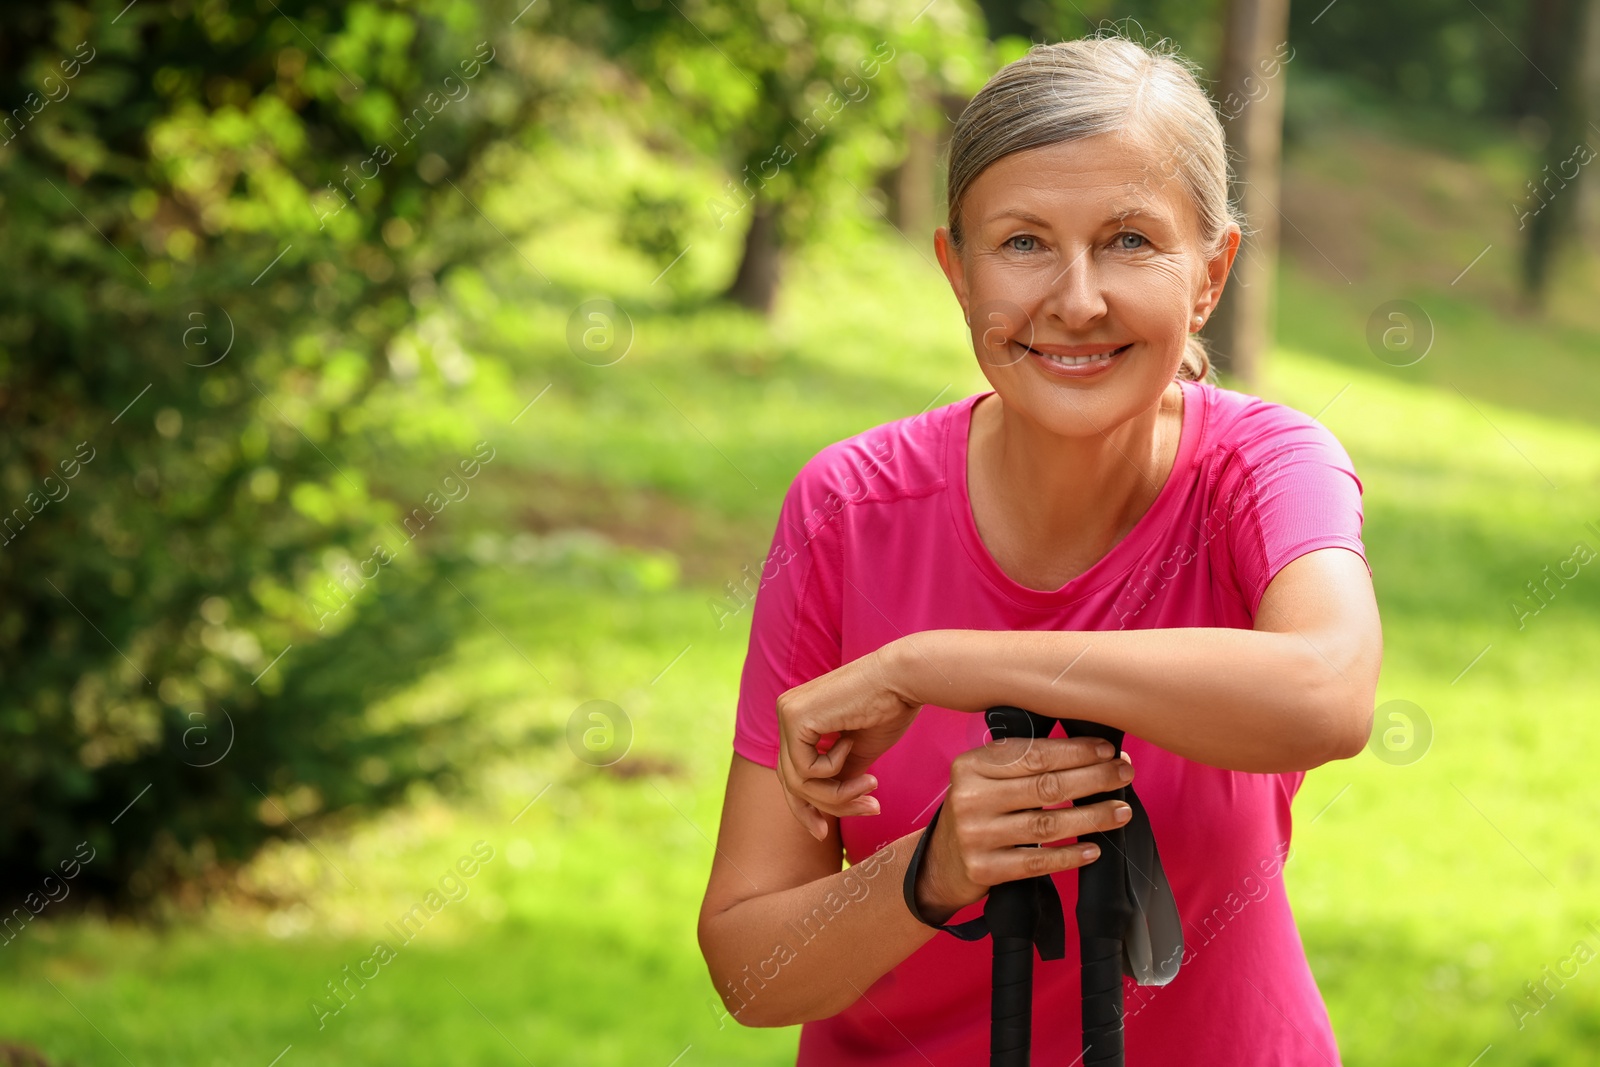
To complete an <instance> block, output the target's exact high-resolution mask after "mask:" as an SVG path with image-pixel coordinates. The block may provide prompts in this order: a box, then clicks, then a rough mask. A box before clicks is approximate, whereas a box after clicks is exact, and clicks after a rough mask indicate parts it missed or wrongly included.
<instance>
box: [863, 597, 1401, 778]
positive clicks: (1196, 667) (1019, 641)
mask: <svg viewBox="0 0 1600 1067" xmlns="http://www.w3.org/2000/svg"><path fill="white" fill-rule="evenodd" d="M1329 655H1332V656H1333V659H1329V658H1328V656H1329ZM1344 658H1348V657H1347V656H1345V655H1343V654H1342V653H1341V651H1340V650H1338V649H1333V648H1330V649H1329V650H1328V652H1326V653H1324V652H1323V651H1320V650H1319V649H1318V648H1316V647H1314V646H1313V645H1312V644H1311V643H1310V642H1309V641H1308V640H1307V639H1306V638H1305V637H1303V636H1302V635H1300V634H1298V633H1276V632H1271V631H1260V630H1242V629H1231V628H1226V627H1184V628H1177V629H1159V630H1117V631H1091V632H1073V631H1065V632H1063V631H1034V630H1022V631H991V630H931V631H926V632H923V633H918V634H912V635H910V636H909V637H906V638H902V639H901V640H899V641H896V642H894V645H893V648H892V651H891V652H890V655H889V659H890V661H891V663H893V664H894V666H893V668H892V672H893V673H894V675H895V676H896V677H897V679H899V680H900V681H901V683H902V684H903V685H904V686H905V687H906V692H907V694H908V695H910V697H911V698H912V699H913V700H914V701H915V702H918V703H927V704H936V705H939V706H941V707H947V708H955V709H959V710H965V711H981V710H982V709H984V708H987V707H992V706H994V705H997V704H1009V705H1014V706H1016V707H1021V708H1026V709H1028V710H1029V711H1034V712H1038V713H1039V714H1041V715H1049V716H1051V717H1053V718H1063V719H1084V720H1088V721H1090V722H1098V723H1103V724H1105V725H1107V726H1112V727H1115V728H1117V729H1119V730H1122V731H1124V732H1125V733H1129V734H1133V735H1134V736H1136V737H1140V738H1143V739H1144V740H1146V741H1149V742H1151V743H1153V744H1156V745H1159V746H1160V747H1162V748H1164V749H1167V750H1168V751H1170V752H1174V753H1176V754H1178V755H1180V756H1183V757H1185V758H1187V759H1192V760H1195V761H1196V762H1199V763H1205V764H1209V765H1211V766H1214V767H1222V768H1225V769H1229V770H1239V771H1256V772H1282V771H1292V770H1305V769H1308V768H1311V767H1315V766H1318V765H1320V764H1322V763H1325V762H1327V761H1328V760H1330V759H1337V758H1344V757H1347V756H1349V755H1352V754H1354V751H1359V748H1360V745H1361V744H1362V743H1363V742H1364V741H1365V735H1364V734H1362V733H1361V722H1362V719H1363V716H1366V717H1367V718H1368V720H1370V715H1371V707H1372V704H1371V693H1370V692H1366V691H1365V690H1366V686H1365V685H1363V684H1359V683H1360V682H1362V680H1363V679H1362V676H1361V675H1360V673H1359V672H1356V671H1354V669H1353V668H1352V667H1350V665H1348V664H1347V669H1346V670H1344V671H1341V669H1340V668H1339V666H1337V665H1336V662H1335V661H1336V660H1339V659H1344ZM1363 700H1364V701H1365V711H1364V712H1363V711H1362V710H1361V709H1362V703H1363Z"/></svg>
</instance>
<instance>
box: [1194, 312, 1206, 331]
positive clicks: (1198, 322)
mask: <svg viewBox="0 0 1600 1067" xmlns="http://www.w3.org/2000/svg"><path fill="white" fill-rule="evenodd" d="M1205 324H1206V317H1205V316H1204V315H1196V316H1195V317H1194V328H1195V329H1197V330H1198V329H1199V328H1200V327H1202V326H1204V325H1205Z"/></svg>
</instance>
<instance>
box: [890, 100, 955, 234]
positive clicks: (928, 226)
mask: <svg viewBox="0 0 1600 1067" xmlns="http://www.w3.org/2000/svg"><path fill="white" fill-rule="evenodd" d="M910 96H911V101H910V106H909V107H908V108H907V109H906V122H905V135H906V156H905V159H903V160H902V161H901V162H900V165H899V166H898V167H896V168H895V171H894V191H893V195H892V196H891V197H890V203H891V205H892V207H893V218H894V224H895V226H896V227H898V228H899V230H900V232H901V233H903V234H905V235H906V236H907V237H909V238H910V239H911V241H912V243H913V244H916V245H917V247H918V248H921V247H923V246H922V244H921V242H923V241H927V242H929V243H930V244H931V243H932V240H933V227H934V215H935V213H936V212H937V211H938V207H937V190H936V189H935V188H934V173H935V170H936V168H937V166H938V139H939V132H940V126H941V124H942V123H943V122H944V114H943V112H942V111H940V110H939V109H938V108H937V107H935V106H934V104H933V102H932V101H930V100H929V99H928V93H927V90H926V89H925V88H924V87H923V86H921V85H915V86H912V87H911V92H910Z"/></svg>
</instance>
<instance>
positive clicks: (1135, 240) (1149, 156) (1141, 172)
mask: <svg viewBox="0 0 1600 1067" xmlns="http://www.w3.org/2000/svg"><path fill="white" fill-rule="evenodd" d="M1174 170H1175V167H1174V166H1173V165H1172V162H1170V161H1169V160H1166V159H1163V158H1162V157H1161V156H1160V154H1158V153H1156V152H1153V151H1151V150H1150V149H1148V148H1146V147H1145V146H1143V145H1142V144H1140V143H1138V142H1137V141H1136V140H1133V139H1131V138H1129V137H1127V136H1125V135H1123V134H1102V135H1100V136H1096V137H1091V138H1086V139H1084V140H1079V141H1072V142H1067V143H1063V144H1056V145H1048V146H1045V147H1042V148H1032V149H1028V150H1026V151H1022V152H1014V153H1012V154H1011V155H1009V156H1006V157H1004V158H1002V159H1000V160H999V161H997V162H995V163H994V164H992V165H991V166H990V167H989V168H988V169H987V170H985V171H984V172H983V173H981V174H980V175H978V177H977V179H976V180H974V181H973V183H972V184H971V185H970V186H969V187H968V188H967V193H966V196H965V198H964V199H963V201H962V214H961V220H962V233H963V235H964V238H965V240H964V244H963V249H962V252H961V253H960V254H959V255H958V254H957V253H956V252H955V249H954V247H953V246H952V245H951V244H950V236H949V231H948V230H946V229H945V228H943V227H941V228H940V229H939V230H938V232H937V233H936V234H935V235H934V245H935V249H936V251H937V252H938V255H939V262H940V263H941V264H942V265H943V266H944V270H945V274H946V276H947V277H949V279H950V285H951V287H952V288H953V289H954V290H955V294H956V299H957V300H959V301H960V303H961V306H962V309H963V310H964V311H965V312H966V314H967V317H968V321H969V322H970V323H971V325H972V342H973V347H974V349H975V350H976V351H977V353H978V358H979V362H980V364H981V366H982V368H983V373H984V376H985V377H986V378H988V379H989V384H990V385H992V386H993V387H994V390H995V391H996V392H997V393H999V394H1000V396H1001V398H1002V400H1003V401H1004V402H1005V405H1006V406H1007V407H1008V408H1016V409H1019V410H1020V411H1022V412H1023V413H1025V414H1027V415H1029V416H1030V417H1031V418H1033V419H1034V420H1035V421H1036V422H1038V423H1040V424H1041V425H1043V426H1044V427H1046V428H1048V429H1050V430H1051V431H1053V432H1055V433H1058V434H1062V435H1066V436H1086V435H1098V434H1100V433H1102V432H1104V431H1107V430H1109V429H1111V428H1112V427H1114V426H1118V425H1120V424H1121V423H1123V422H1125V421H1127V420H1128V419H1131V418H1133V417H1135V416H1137V415H1139V414H1141V413H1142V412H1146V411H1148V410H1150V409H1151V408H1153V407H1155V406H1156V405H1157V404H1159V403H1160V400H1161V397H1162V394H1163V393H1164V392H1165V391H1166V388H1167V386H1168V385H1169V384H1170V383H1171V381H1172V379H1173V378H1174V377H1175V376H1176V374H1177V371H1178V365H1179V362H1180V361H1181V360H1182V357H1183V352H1184V347H1185V344H1186V343H1187V339H1188V335H1189V334H1190V333H1191V332H1192V331H1194V330H1196V329H1198V328H1199V327H1198V325H1197V324H1196V316H1197V315H1199V316H1202V317H1203V316H1206V315H1208V314H1209V313H1210V311H1211V309H1212V307H1214V306H1215V305H1216V300H1217V297H1218V296H1220V295H1221V292H1222V285H1223V282H1224V281H1225V280H1226V278H1227V273H1228V268H1229V266H1231V265H1232V263H1233V256H1234V253H1235V252H1236V250H1237V249H1238V243H1239V232H1238V228H1237V227H1231V228H1230V230H1229V233H1228V237H1227V240H1226V242H1225V243H1224V245H1223V248H1222V250H1221V252H1219V253H1218V254H1216V255H1215V256H1207V255H1206V254H1205V250H1204V249H1202V248H1201V246H1200V235H1199V220H1198V216H1197V214H1196V212H1195V208H1194V205H1193V203H1192V202H1191V201H1190V199H1189V196H1188V194H1187V193H1185V192H1184V190H1183V187H1182V185H1181V184H1180V182H1179V180H1178V179H1177V178H1176V177H1175V176H1169V175H1172V174H1173V172H1174ZM1052 357H1066V358H1067V359H1076V360H1077V361H1078V362H1079V365H1078V366H1070V365H1066V363H1065V361H1064V360H1063V359H1062V358H1052ZM1083 357H1092V358H1090V359H1088V360H1085V359H1084V358H1083Z"/></svg>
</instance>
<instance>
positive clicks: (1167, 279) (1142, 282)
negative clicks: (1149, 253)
mask: <svg viewBox="0 0 1600 1067" xmlns="http://www.w3.org/2000/svg"><path fill="white" fill-rule="evenodd" d="M1108 288H1114V290H1115V293H1116V298H1115V305H1116V308H1117V311H1118V312H1119V314H1118V317H1119V318H1120V319H1121V320H1122V322H1123V323H1124V325H1127V326H1129V327H1131V328H1133V329H1134V330H1135V331H1136V332H1138V333H1140V334H1142V335H1144V336H1146V337H1148V338H1149V339H1151V340H1155V339H1156V338H1158V337H1162V336H1166V335H1169V334H1170V335H1177V336H1182V335H1186V334H1187V333H1188V323H1189V316H1190V315H1191V314H1192V311H1191V305H1192V304H1193V302H1194V299H1193V298H1194V294H1193V292H1192V291H1191V290H1192V285H1191V279H1190V271H1189V270H1188V268H1187V266H1186V265H1185V264H1183V263H1177V262H1173V261H1171V260H1155V261H1152V262H1149V263H1142V264H1138V265H1136V266H1134V265H1130V266H1128V267H1126V268H1122V269H1120V270H1118V271H1117V273H1116V276H1115V280H1114V285H1113V286H1111V287H1108ZM1108 302H1110V301H1108Z"/></svg>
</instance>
